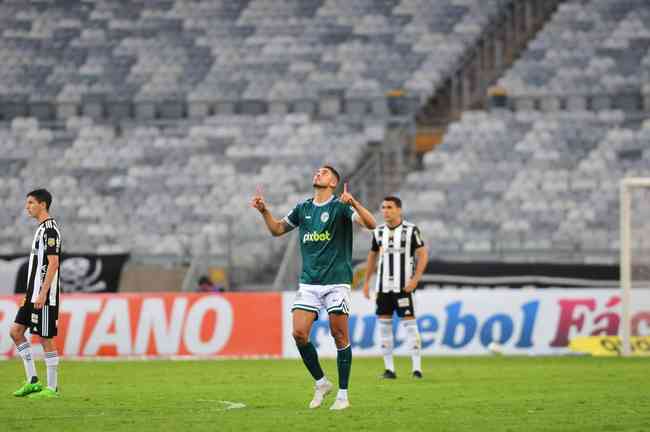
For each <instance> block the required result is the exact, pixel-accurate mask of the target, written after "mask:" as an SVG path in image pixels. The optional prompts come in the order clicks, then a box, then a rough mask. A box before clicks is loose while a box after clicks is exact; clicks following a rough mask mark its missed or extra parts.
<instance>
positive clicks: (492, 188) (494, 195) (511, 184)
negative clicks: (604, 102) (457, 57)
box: [402, 111, 650, 259]
mask: <svg viewBox="0 0 650 432" xmlns="http://www.w3.org/2000/svg"><path fill="white" fill-rule="evenodd" d="M648 138H650V123H649V122H648V121H647V120H646V121H641V120H640V119H639V118H638V117H637V116H634V115H632V114H629V113H628V114H626V113H625V112H623V111H602V112H599V113H594V112H587V111H583V112H571V113H548V114H545V113H540V112H537V111H520V112H510V111H497V112H483V111H476V112H471V111H470V112H467V113H465V115H464V116H463V118H462V119H461V121H459V122H457V123H454V124H452V126H451V127H450V129H449V131H448V133H447V135H446V137H445V140H444V142H443V143H442V144H441V145H440V146H439V147H438V149H437V150H436V151H434V152H432V153H429V154H428V155H426V156H425V158H424V165H425V168H424V171H422V172H414V173H412V174H410V175H409V176H408V179H407V182H406V185H405V187H404V188H403V190H402V197H403V198H404V199H405V202H407V203H411V204H410V205H409V207H410V208H409V217H411V218H412V219H414V220H418V221H420V222H419V223H420V226H421V227H422V230H423V232H426V233H428V236H429V238H430V239H431V240H430V243H431V250H432V254H433V255H434V256H440V257H447V258H449V257H450V256H472V255H475V256H476V255H479V256H480V255H483V256H486V257H500V258H501V259H503V258H504V257H507V256H515V257H517V256H518V257H519V258H522V257H525V256H526V254H529V255H531V256H536V257H537V258H539V257H540V256H548V257H552V258H554V259H562V258H567V257H571V258H574V259H575V258H576V257H578V258H579V259H580V258H585V257H589V256H594V257H598V256H599V255H601V256H610V257H611V256H613V255H615V254H616V253H617V252H618V232H617V230H616V229H613V228H615V227H617V226H618V225H617V224H618V179H619V178H621V177H623V176H624V175H640V174H643V173H647V172H648V169H649V168H650V159H649V158H648V154H647V153H648V150H647V145H645V143H646V142H647V140H648Z"/></svg>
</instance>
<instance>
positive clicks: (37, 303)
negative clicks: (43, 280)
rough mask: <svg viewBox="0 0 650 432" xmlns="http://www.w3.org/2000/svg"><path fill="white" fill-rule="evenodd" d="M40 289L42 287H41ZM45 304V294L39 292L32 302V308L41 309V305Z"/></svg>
mask: <svg viewBox="0 0 650 432" xmlns="http://www.w3.org/2000/svg"><path fill="white" fill-rule="evenodd" d="M41 289H43V288H42V287H41ZM44 305H45V296H44V295H41V294H39V295H38V297H36V301H35V302H34V309H43V306H44Z"/></svg>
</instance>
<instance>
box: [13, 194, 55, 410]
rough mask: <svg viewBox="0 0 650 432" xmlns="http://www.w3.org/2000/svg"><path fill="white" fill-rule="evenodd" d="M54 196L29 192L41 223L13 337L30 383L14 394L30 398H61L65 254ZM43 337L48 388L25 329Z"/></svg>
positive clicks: (28, 206) (31, 213) (28, 207)
mask: <svg viewBox="0 0 650 432" xmlns="http://www.w3.org/2000/svg"><path fill="white" fill-rule="evenodd" d="M51 204H52V195H51V194H50V193H49V192H48V191H47V190H45V189H37V190H35V191H32V192H30V193H28V194H27V201H26V204H25V209H26V210H27V213H28V214H29V216H31V217H32V218H34V219H36V220H37V221H38V223H39V225H38V228H37V229H36V233H35V234H34V240H33V241H32V250H31V254H30V257H29V271H28V274H27V291H26V293H25V298H24V299H23V302H22V304H21V306H20V309H18V313H17V314H16V319H15V322H14V324H13V325H12V326H11V331H10V333H11V338H12V339H13V340H14V343H15V344H16V348H17V350H18V354H19V355H20V357H21V358H22V359H23V364H24V366H25V373H26V375H27V382H25V384H24V385H23V386H22V387H21V388H19V389H18V390H16V391H15V392H14V396H19V397H20V396H27V395H29V397H30V398H38V399H45V398H53V397H58V396H59V392H58V388H57V386H58V384H57V370H58V365H59V356H58V354H57V352H56V346H55V344H54V337H55V336H56V334H57V321H58V315H59V260H60V257H61V233H60V232H59V228H58V226H57V224H56V221H55V220H54V219H52V218H51V217H50V215H49V209H50V205H51ZM27 328H29V329H30V331H31V333H32V334H37V335H39V336H40V338H41V344H42V345H43V350H44V351H45V365H46V368H47V387H45V388H43V386H42V385H41V383H40V382H39V381H38V376H37V374H36V367H35V365H34V358H33V356H32V348H31V345H30V344H29V341H28V340H27V338H25V331H26V330H27Z"/></svg>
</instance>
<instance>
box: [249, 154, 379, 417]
mask: <svg viewBox="0 0 650 432" xmlns="http://www.w3.org/2000/svg"><path fill="white" fill-rule="evenodd" d="M339 181H340V176H339V174H338V172H337V171H336V170H335V169H334V168H332V167H331V166H327V165H326V166H323V167H322V168H319V169H318V170H317V171H316V174H315V175H314V178H313V186H314V197H313V198H310V199H307V200H305V201H303V202H301V203H299V204H298V205H296V207H295V208H294V209H293V210H291V211H290V212H289V214H287V215H286V216H285V217H284V218H282V219H276V218H275V217H273V215H272V214H271V212H270V211H269V209H268V208H267V206H266V203H265V202H264V198H263V197H262V196H261V192H260V190H258V191H257V194H256V196H254V197H253V199H252V201H251V206H252V207H254V208H256V209H257V210H258V211H259V212H260V213H261V214H262V217H263V218H264V222H265V223H266V226H267V228H268V229H269V231H270V232H271V234H272V235H274V236H280V235H282V234H285V233H287V232H289V231H291V230H292V229H294V228H296V227H298V229H299V230H300V238H299V240H300V251H301V254H302V274H301V275H300V288H299V289H298V293H297V295H296V299H295V301H294V303H293V306H292V307H291V310H292V314H293V338H294V340H295V341H296V345H297V346H298V351H299V352H300V355H301V357H302V360H303V362H304V363H305V366H307V369H308V370H309V373H311V375H312V377H313V378H314V379H315V380H316V390H315V392H314V398H313V400H312V401H311V403H310V404H309V407H310V408H318V407H319V406H321V404H322V403H323V398H324V397H325V396H326V395H327V394H328V393H329V392H330V391H331V390H332V383H330V381H329V380H328V379H327V378H326V377H325V374H324V373H323V370H322V369H321V366H320V363H319V362H318V354H317V353H316V348H315V347H314V345H312V343H311V342H310V341H309V334H310V333H311V327H312V324H313V323H314V320H316V318H318V313H319V311H320V310H321V309H322V308H325V310H327V313H328V315H329V322H330V330H331V333H332V336H333V337H334V342H335V344H336V348H337V350H338V352H337V357H336V362H337V366H338V375H339V392H338V395H337V397H336V401H335V402H334V404H333V405H332V406H331V407H330V409H332V410H341V409H345V408H347V407H348V406H350V403H349V402H348V391H347V390H348V380H349V377H350V367H351V365H352V350H351V348H350V338H349V328H348V314H349V313H350V284H351V283H352V221H355V222H357V223H358V224H360V225H361V226H363V227H365V228H368V229H374V228H375V225H376V222H375V218H374V217H373V216H372V214H371V213H370V212H369V211H368V210H367V209H366V208H365V207H363V206H362V205H361V204H360V203H359V202H358V201H357V200H356V199H355V198H354V197H353V196H352V195H351V194H350V192H349V191H348V188H347V184H345V185H344V189H343V193H342V194H341V196H340V197H338V198H336V197H335V196H334V190H335V189H336V186H337V185H338V182H339Z"/></svg>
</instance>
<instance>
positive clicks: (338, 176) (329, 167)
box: [323, 165, 341, 183]
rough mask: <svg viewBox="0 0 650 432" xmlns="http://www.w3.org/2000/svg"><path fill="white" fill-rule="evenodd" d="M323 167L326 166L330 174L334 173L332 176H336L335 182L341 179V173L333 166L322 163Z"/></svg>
mask: <svg viewBox="0 0 650 432" xmlns="http://www.w3.org/2000/svg"><path fill="white" fill-rule="evenodd" d="M323 168H327V169H328V170H330V171H331V172H332V174H334V177H336V182H337V183H338V182H340V181H341V175H340V174H339V172H338V171H337V170H335V169H334V167H333V166H331V165H323Z"/></svg>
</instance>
